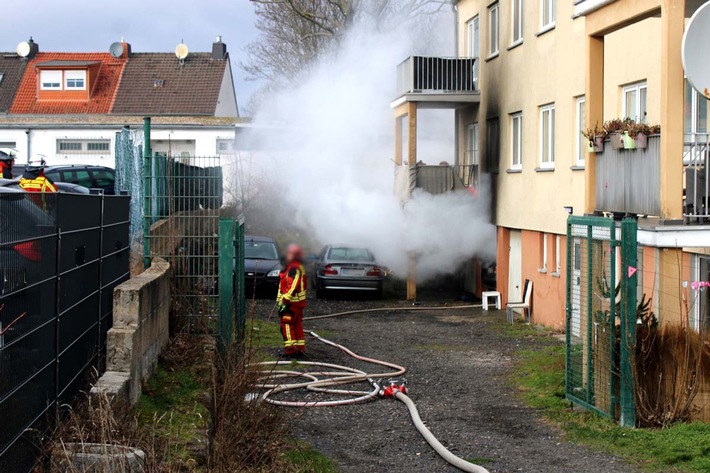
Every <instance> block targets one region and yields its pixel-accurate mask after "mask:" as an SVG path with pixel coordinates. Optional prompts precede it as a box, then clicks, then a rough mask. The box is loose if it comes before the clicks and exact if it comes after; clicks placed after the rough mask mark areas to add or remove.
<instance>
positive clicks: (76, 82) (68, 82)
mask: <svg viewBox="0 0 710 473" xmlns="http://www.w3.org/2000/svg"><path fill="white" fill-rule="evenodd" d="M64 89H66V90H86V71H64Z"/></svg>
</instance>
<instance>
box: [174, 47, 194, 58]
mask: <svg viewBox="0 0 710 473" xmlns="http://www.w3.org/2000/svg"><path fill="white" fill-rule="evenodd" d="M188 54H190V50H188V49H187V45H186V44H185V43H180V44H178V45H177V46H176V47H175V55H176V56H177V58H178V59H180V60H181V61H182V60H183V59H185V58H186V57H187V55H188Z"/></svg>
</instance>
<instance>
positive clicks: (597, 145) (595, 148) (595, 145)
mask: <svg viewBox="0 0 710 473" xmlns="http://www.w3.org/2000/svg"><path fill="white" fill-rule="evenodd" d="M589 152H590V153H603V152H604V137H603V136H595V137H594V139H593V140H589Z"/></svg>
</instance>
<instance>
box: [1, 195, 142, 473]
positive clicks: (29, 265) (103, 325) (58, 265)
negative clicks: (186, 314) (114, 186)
mask: <svg viewBox="0 0 710 473" xmlns="http://www.w3.org/2000/svg"><path fill="white" fill-rule="evenodd" d="M37 197H38V196H37V195H28V194H25V193H21V192H18V193H2V194H0V372H1V373H2V376H0V426H2V428H0V471H3V472H4V471H8V472H9V471H13V472H15V471H17V472H24V471H30V470H31V468H32V466H33V464H34V462H35V458H36V455H37V445H39V443H40V442H39V440H40V438H41V436H42V434H43V432H44V429H45V428H46V427H47V426H48V425H49V424H48V423H49V421H50V419H51V417H52V413H53V409H54V408H55V407H56V406H57V405H59V404H60V403H64V402H69V401H71V399H72V398H73V396H74V395H75V394H76V393H77V392H78V391H79V390H80V389H82V388H83V387H84V386H85V385H86V383H87V381H88V378H89V377H90V376H92V375H95V374H100V373H101V372H102V371H103V369H104V366H105V350H106V334H107V332H108V330H109V329H110V328H111V325H112V310H113V289H114V288H115V287H116V286H117V285H118V284H120V283H121V282H123V281H124V280H126V279H127V278H128V266H129V245H128V228H129V212H128V204H129V198H128V197H122V196H102V195H70V194H46V195H43V196H42V200H41V202H38V201H37V199H36V198H37Z"/></svg>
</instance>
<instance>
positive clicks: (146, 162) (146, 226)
mask: <svg viewBox="0 0 710 473" xmlns="http://www.w3.org/2000/svg"><path fill="white" fill-rule="evenodd" d="M152 170H153V152H152V150H151V149H150V117H145V118H144V119H143V267H144V268H146V269H147V268H148V266H150V223H151V222H150V217H151V215H150V214H151V212H150V209H151V199H152V196H153V192H152V186H151V179H152Z"/></svg>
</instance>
